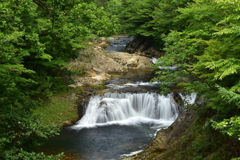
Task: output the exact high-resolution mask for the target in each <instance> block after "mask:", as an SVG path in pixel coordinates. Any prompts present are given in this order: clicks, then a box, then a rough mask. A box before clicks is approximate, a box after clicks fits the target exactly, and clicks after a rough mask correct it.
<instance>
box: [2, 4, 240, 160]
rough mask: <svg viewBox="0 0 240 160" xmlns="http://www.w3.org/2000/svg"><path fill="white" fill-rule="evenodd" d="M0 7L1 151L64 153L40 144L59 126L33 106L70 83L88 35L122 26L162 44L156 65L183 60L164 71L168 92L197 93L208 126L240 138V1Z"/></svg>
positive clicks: (8, 155)
mask: <svg viewBox="0 0 240 160" xmlns="http://www.w3.org/2000/svg"><path fill="white" fill-rule="evenodd" d="M0 15H1V16H0V19H1V21H0V31H1V32H0V37H1V38H0V43H1V46H0V48H1V49H0V62H1V63H0V77H1V78H0V106H1V110H0V159H6V160H7V159H9V160H10V159H11V160H14V159H16V160H18V159H37V160H39V159H44V160H46V159H58V158H59V157H60V156H61V155H62V154H59V155H55V156H46V155H44V154H43V153H35V152H33V150H34V148H35V147H37V146H39V145H41V143H42V140H44V139H46V138H48V137H50V136H53V135H56V134H58V131H59V129H60V127H59V126H58V125H56V124H49V125H45V124H42V123H40V118H41V117H40V116H38V115H34V114H33V113H32V110H34V108H35V107H37V106H39V105H40V104H41V103H42V102H44V101H46V100H47V99H48V98H49V97H50V96H51V95H53V94H54V93H55V92H58V91H59V90H62V89H63V88H64V87H66V86H67V84H70V83H71V79H70V75H71V74H74V73H72V72H70V71H69V70H68V69H67V64H68V62H69V61H71V60H73V59H75V58H77V57H78V56H81V55H79V53H78V52H77V50H78V49H82V48H84V47H86V42H87V41H88V40H90V39H93V38H97V37H100V36H105V37H107V36H111V35H114V34H121V33H124V34H127V35H131V36H135V37H140V38H142V39H145V40H146V41H151V42H152V45H153V46H154V47H155V48H156V49H158V50H161V51H162V52H163V53H164V56H162V57H160V58H159V59H158V63H157V64H156V67H157V66H159V65H161V66H166V67H168V66H173V65H174V66H177V67H178V70H177V71H175V72H172V71H171V70H170V69H169V70H164V71H158V72H157V74H158V76H156V77H155V78H154V79H153V81H161V82H168V83H161V86H160V87H161V88H162V93H167V92H169V91H170V89H171V88H170V87H169V86H173V85H174V86H177V87H178V88H179V89H180V90H181V91H185V92H189V93H192V92H195V93H198V96H199V97H201V98H202V99H203V101H204V104H205V105H204V106H203V107H202V106H201V110H204V112H206V113H210V114H208V118H206V119H204V121H205V122H204V126H205V127H206V126H208V127H211V128H212V129H213V130H215V131H217V132H219V134H223V135H227V136H230V137H231V138H233V139H234V140H235V141H239V140H240V79H239V76H240V46H239V43H240V34H239V33H240V21H239V19H240V1H238V0H135V1H132V0H70V1H64V0H3V1H1V3H0ZM199 159H201V157H200V158H199ZM233 159H234V160H236V159H240V158H233Z"/></svg>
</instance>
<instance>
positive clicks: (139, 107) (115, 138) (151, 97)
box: [41, 38, 178, 160]
mask: <svg viewBox="0 0 240 160" xmlns="http://www.w3.org/2000/svg"><path fill="white" fill-rule="evenodd" d="M128 41H130V39H127V38H120V39H118V40H114V41H113V42H111V44H112V46H111V47H112V48H111V47H110V48H107V49H109V50H111V49H113V50H115V51H116V50H117V51H122V50H123V48H124V45H125V43H126V42H128ZM113 45H115V46H114V47H113ZM118 45H120V46H118ZM151 78H153V73H152V71H136V70H134V71H132V72H131V71H130V72H128V73H126V74H123V75H115V78H114V79H113V80H112V81H109V82H108V84H107V87H108V89H107V90H108V92H107V93H105V94H104V95H96V96H92V97H91V99H90V101H89V104H88V106H87V109H86V113H85V115H84V116H83V117H82V119H80V120H79V121H78V122H77V123H76V124H75V125H73V126H70V127H67V128H64V129H63V130H62V131H61V133H60V135H59V136H55V137H52V138H50V139H49V140H48V141H47V142H46V144H45V145H44V146H43V147H42V148H41V151H43V152H45V153H49V154H50V153H51V154H52V153H59V152H65V154H66V155H67V157H68V158H67V159H72V160H118V159H121V158H124V157H125V156H128V155H131V154H134V153H137V152H140V151H141V150H142V149H143V148H144V146H146V145H147V144H148V143H149V142H151V141H152V140H153V138H154V136H155V134H156V132H157V131H158V130H160V129H161V128H165V127H168V126H169V125H171V124H172V123H173V122H174V120H175V119H176V118H177V116H178V109H177V106H176V105H175V103H174V102H173V98H172V95H171V94H169V95H166V96H161V95H159V94H158V84H156V83H153V84H151V83H149V82H148V81H149V80H150V79H151ZM125 82H127V83H125ZM114 91H118V93H114ZM121 91H122V93H121ZM146 91H149V92H146ZM150 91H151V92H150Z"/></svg>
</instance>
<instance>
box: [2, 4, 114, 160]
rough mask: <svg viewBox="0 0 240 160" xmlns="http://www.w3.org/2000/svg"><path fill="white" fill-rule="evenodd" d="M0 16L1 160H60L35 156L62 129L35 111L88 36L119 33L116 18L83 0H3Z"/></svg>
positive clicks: (63, 75)
mask: <svg viewBox="0 0 240 160" xmlns="http://www.w3.org/2000/svg"><path fill="white" fill-rule="evenodd" d="M0 14H1V17H0V31H1V32H0V44H1V45H0V107H1V110H0V133H1V135H0V159H38V158H39V157H42V159H56V158H57V157H59V156H57V157H52V156H44V155H43V154H42V153H40V154H36V153H33V152H32V150H33V149H34V147H37V146H39V145H40V144H41V143H42V140H43V139H46V138H48V137H49V136H53V135H56V134H57V132H58V131H59V126H57V125H49V126H44V125H43V124H41V123H40V119H39V117H37V116H33V115H32V112H31V110H32V109H33V108H34V107H35V106H37V105H39V103H40V102H41V100H45V99H46V98H48V96H50V95H51V94H52V93H53V92H54V89H56V87H57V86H58V85H59V82H64V79H66V78H67V77H68V75H67V73H66V72H67V70H66V65H67V62H68V61H70V60H71V59H73V58H76V57H77V56H78V55H77V52H76V49H79V48H83V47H84V42H83V41H85V40H86V39H87V38H88V36H89V35H91V34H95V35H97V36H108V35H111V34H114V33H115V32H116V30H117V27H118V25H117V22H116V18H114V17H111V16H110V15H109V14H108V13H107V12H105V11H104V10H103V8H101V7H99V6H97V5H96V4H95V3H94V2H92V1H82V0H76V1H66V2H65V1H61V0H54V1H51V0H42V1H40V0H33V1H32V0H21V1H19V0H3V1H2V2H1V4H0ZM37 157H38V158H37Z"/></svg>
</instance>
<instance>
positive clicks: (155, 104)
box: [76, 93, 178, 126]
mask: <svg viewBox="0 0 240 160" xmlns="http://www.w3.org/2000/svg"><path fill="white" fill-rule="evenodd" d="M177 116H178V110H177V106H176V105H175V103H174V102H173V100H172V95H171V94H169V95H167V96H163V95H159V94H157V93H105V94H104V95H102V96H100V95H97V96H93V97H91V99H90V101H89V104H88V106H87V109H86V113H85V115H84V116H83V117H82V119H81V120H79V121H78V122H77V124H76V126H78V125H80V126H81V125H94V124H103V123H109V122H114V121H124V120H127V119H131V118H136V117H137V118H140V119H141V118H143V119H152V120H163V121H174V120H175V119H176V118H177Z"/></svg>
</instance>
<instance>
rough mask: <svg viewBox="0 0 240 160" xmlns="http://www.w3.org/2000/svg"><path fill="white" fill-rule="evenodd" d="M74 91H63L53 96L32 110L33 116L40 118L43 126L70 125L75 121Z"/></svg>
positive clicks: (76, 112)
mask: <svg viewBox="0 0 240 160" xmlns="http://www.w3.org/2000/svg"><path fill="white" fill-rule="evenodd" d="M74 92H75V91H74V90H73V89H71V90H70V91H69V90H68V91H64V92H61V93H57V94H54V95H53V96H51V97H50V98H49V100H48V101H46V102H43V103H42V104H41V105H40V106H39V107H37V108H35V109H34V110H33V112H34V114H35V115H39V116H41V122H42V123H43V124H45V125H48V124H52V123H59V124H70V123H72V122H74V121H76V120H77V118H78V111H77V107H76V97H75V96H76V95H75V93H74Z"/></svg>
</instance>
